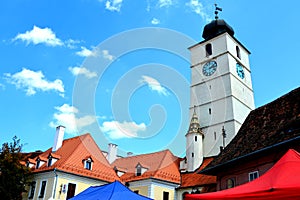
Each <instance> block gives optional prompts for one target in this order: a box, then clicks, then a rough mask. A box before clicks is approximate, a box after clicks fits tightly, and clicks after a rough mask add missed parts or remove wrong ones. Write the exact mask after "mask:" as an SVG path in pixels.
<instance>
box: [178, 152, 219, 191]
mask: <svg viewBox="0 0 300 200" xmlns="http://www.w3.org/2000/svg"><path fill="white" fill-rule="evenodd" d="M212 160H213V158H204V160H203V163H202V165H201V167H200V168H199V169H198V170H196V171H195V172H192V173H188V172H187V173H182V174H181V185H180V188H186V187H194V186H205V185H211V184H216V183H217V177H216V176H210V175H205V174H199V172H200V171H201V170H202V169H204V168H205V167H206V166H207V165H208V164H209V163H210V162H211V161H212Z"/></svg>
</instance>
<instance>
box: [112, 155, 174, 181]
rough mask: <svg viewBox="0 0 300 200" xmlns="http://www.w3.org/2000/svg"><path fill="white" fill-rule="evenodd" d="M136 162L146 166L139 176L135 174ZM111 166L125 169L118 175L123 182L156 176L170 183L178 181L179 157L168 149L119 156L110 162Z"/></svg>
mask: <svg viewBox="0 0 300 200" xmlns="http://www.w3.org/2000/svg"><path fill="white" fill-rule="evenodd" d="M138 163H140V165H141V166H146V167H147V168H148V169H147V171H146V172H145V173H143V174H142V175H140V176H136V166H137V165H138ZM112 166H115V167H116V168H122V169H126V170H127V171H126V173H125V174H124V175H122V176H121V177H120V179H121V180H122V181H124V182H129V181H137V180H143V179H148V178H156V179H160V180H164V181H168V182H172V183H178V184H179V183H180V172H179V167H178V166H179V158H178V157H176V156H174V155H173V154H172V153H171V152H170V151H169V150H164V151H160V152H155V153H149V154H142V155H136V156H130V157H125V158H119V159H117V160H115V161H114V162H113V163H112Z"/></svg>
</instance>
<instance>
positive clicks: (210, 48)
mask: <svg viewBox="0 0 300 200" xmlns="http://www.w3.org/2000/svg"><path fill="white" fill-rule="evenodd" d="M205 51H206V57H207V56H210V55H212V46H211V44H210V43H208V44H207V45H205Z"/></svg>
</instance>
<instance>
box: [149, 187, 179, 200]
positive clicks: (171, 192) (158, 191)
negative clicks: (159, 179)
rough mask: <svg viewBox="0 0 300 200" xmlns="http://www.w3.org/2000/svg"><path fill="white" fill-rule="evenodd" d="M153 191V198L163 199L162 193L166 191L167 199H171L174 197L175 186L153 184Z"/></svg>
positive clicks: (156, 199)
mask: <svg viewBox="0 0 300 200" xmlns="http://www.w3.org/2000/svg"><path fill="white" fill-rule="evenodd" d="M153 192H154V195H153V196H154V199H155V200H163V193H164V192H168V193H169V200H173V199H174V198H175V188H174V189H171V188H166V187H163V186H158V185H154V186H153Z"/></svg>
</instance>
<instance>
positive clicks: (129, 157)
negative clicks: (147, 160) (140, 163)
mask: <svg viewBox="0 0 300 200" xmlns="http://www.w3.org/2000/svg"><path fill="white" fill-rule="evenodd" d="M164 151H169V152H171V151H170V150H169V149H164V150H161V151H156V152H152V153H143V154H138V155H133V156H127V157H121V158H117V159H116V160H120V159H132V158H135V157H140V156H145V155H153V154H157V153H163V152H164Z"/></svg>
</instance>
